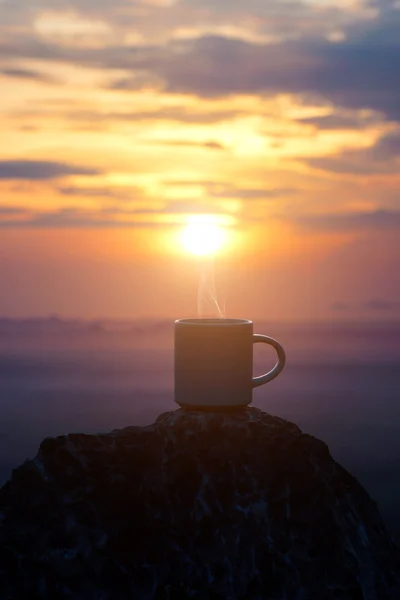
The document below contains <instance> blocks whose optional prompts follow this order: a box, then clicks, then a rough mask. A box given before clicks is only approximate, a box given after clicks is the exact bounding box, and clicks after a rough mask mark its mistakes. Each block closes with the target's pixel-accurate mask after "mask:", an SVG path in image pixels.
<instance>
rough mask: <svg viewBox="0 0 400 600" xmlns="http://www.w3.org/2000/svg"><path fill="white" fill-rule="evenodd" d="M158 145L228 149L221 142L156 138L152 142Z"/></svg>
mask: <svg viewBox="0 0 400 600" xmlns="http://www.w3.org/2000/svg"><path fill="white" fill-rule="evenodd" d="M151 143H152V144H155V145H157V146H178V147H179V146H183V147H193V148H208V149H210V150H226V147H225V146H224V145H223V144H221V143H220V142H216V141H208V142H193V141H191V140H155V141H152V142H151Z"/></svg>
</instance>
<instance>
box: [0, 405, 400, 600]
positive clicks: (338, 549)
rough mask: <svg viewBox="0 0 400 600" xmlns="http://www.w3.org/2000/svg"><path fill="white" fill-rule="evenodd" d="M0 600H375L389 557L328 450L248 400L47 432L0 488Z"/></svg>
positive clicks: (395, 580)
mask: <svg viewBox="0 0 400 600" xmlns="http://www.w3.org/2000/svg"><path fill="white" fill-rule="evenodd" d="M0 542H1V543H0V598H1V599H2V600H9V599H13V600H14V599H19V598H21V599H22V598H23V599H24V600H34V599H35V598H46V599H51V600H57V599H60V600H64V599H76V600H80V599H82V600H83V599H84V600H125V599H127V598H130V599H134V600H180V599H185V598H193V599H198V600H200V599H201V600H203V599H204V600H206V599H207V600H217V599H220V600H239V599H241V600H251V599H254V600H261V599H262V600H330V599H333V598H335V599H341V600H385V599H389V598H390V599H392V598H393V599H396V600H398V598H400V592H399V589H400V588H399V580H400V577H399V554H398V551H397V548H396V547H395V545H394V544H393V542H392V541H391V539H390V537H389V535H388V534H387V532H386V530H385V527H384V525H383V523H382V520H381V518H380V516H379V513H378V510H377V507H376V505H375V503H374V502H373V501H372V500H371V499H370V498H369V496H368V494H367V493H366V492H365V491H364V489H363V488H362V487H361V485H360V484H359V483H358V482H357V480H356V479H355V478H354V477H352V476H351V475H350V474H349V473H347V471H345V470H344V469H343V468H342V467H341V466H340V465H339V464H337V463H336V462H335V461H334V460H333V459H332V457H331V456H330V454H329V450H328V448H327V446H326V445H325V444H324V443H323V442H321V441H318V440H316V439H315V438H313V437H311V436H310V435H306V434H303V433H302V432H301V431H300V429H299V428H298V427H297V426H296V425H294V424H292V423H289V422H287V421H284V420H283V419H279V418H277V417H272V416H270V415H268V414H266V413H263V412H262V411H260V410H258V409H256V408H248V409H244V410H242V411H235V412H229V411H224V412H195V411H184V410H178V411H175V412H170V413H166V414H163V415H161V416H160V417H159V418H158V419H157V421H156V422H155V423H154V424H152V425H150V426H147V427H127V428H126V429H122V430H117V431H113V432H111V433H108V434H101V435H96V436H94V435H83V434H82V435H80V434H79V435H75V434H74V435H67V436H63V437H59V438H52V439H46V440H44V441H43V443H42V444H41V446H40V450H39V453H38V455H37V457H36V458H35V459H34V460H33V461H27V462H25V464H23V465H22V466H21V467H20V468H18V469H16V470H15V471H14V472H13V475H12V478H11V480H10V481H9V482H8V483H7V484H6V485H5V486H4V487H3V489H2V490H1V491H0Z"/></svg>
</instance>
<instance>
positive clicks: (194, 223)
mask: <svg viewBox="0 0 400 600" xmlns="http://www.w3.org/2000/svg"><path fill="white" fill-rule="evenodd" d="M225 241H226V230H225V229H224V228H223V227H221V225H219V224H218V220H217V219H216V218H215V217H213V216H212V215H194V216H193V217H190V219H189V222H188V224H187V226H186V227H185V229H184V230H183V232H182V244H183V247H184V248H185V250H187V251H188V252H190V253H191V254H195V255H196V256H208V255H213V254H215V253H216V252H217V251H218V250H220V249H221V248H222V247H223V246H224V244H225Z"/></svg>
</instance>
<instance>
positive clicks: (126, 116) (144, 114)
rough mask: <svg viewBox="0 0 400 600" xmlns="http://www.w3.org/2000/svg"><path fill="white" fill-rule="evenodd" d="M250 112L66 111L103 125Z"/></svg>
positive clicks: (205, 120) (215, 118)
mask: <svg viewBox="0 0 400 600" xmlns="http://www.w3.org/2000/svg"><path fill="white" fill-rule="evenodd" d="M35 114H37V113H34V114H33V116H35ZM39 114H40V113H39ZM47 114H49V111H47ZM62 114H64V113H62ZM249 114H252V113H249V112H246V111H244V110H239V109H237V110H234V109H232V110H231V109H226V110H215V109H208V110H198V109H188V108H187V107H185V106H181V105H178V106H171V107H163V108H160V109H157V110H149V111H129V112H108V113H104V112H103V113H100V112H96V111H71V112H68V113H66V114H65V116H66V117H68V119H69V120H70V121H83V122H86V123H94V124H101V125H104V124H107V123H113V122H124V123H125V122H126V123H136V122H145V121H174V122H177V123H188V124H192V123H193V124H200V125H201V124H204V125H208V124H213V123H219V122H222V121H231V120H233V119H237V118H240V117H242V116H249ZM57 116H60V115H59V113H57Z"/></svg>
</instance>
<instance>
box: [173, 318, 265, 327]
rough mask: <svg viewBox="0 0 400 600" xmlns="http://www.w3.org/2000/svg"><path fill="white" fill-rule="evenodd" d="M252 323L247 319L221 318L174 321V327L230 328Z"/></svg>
mask: <svg viewBox="0 0 400 600" xmlns="http://www.w3.org/2000/svg"><path fill="white" fill-rule="evenodd" d="M252 324H253V321H250V320H249V319H223V318H214V319H212V318H211V319H199V318H193V319H177V320H176V321H175V325H203V326H204V325H207V326H213V325H214V326H215V325H220V326H222V327H226V326H229V325H230V326H232V325H252Z"/></svg>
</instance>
